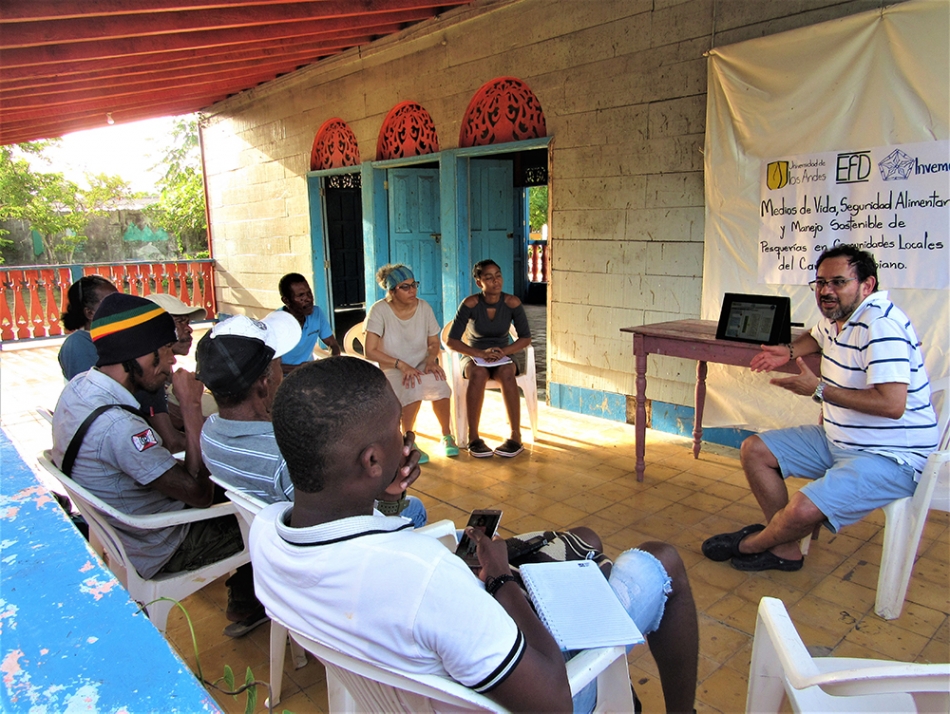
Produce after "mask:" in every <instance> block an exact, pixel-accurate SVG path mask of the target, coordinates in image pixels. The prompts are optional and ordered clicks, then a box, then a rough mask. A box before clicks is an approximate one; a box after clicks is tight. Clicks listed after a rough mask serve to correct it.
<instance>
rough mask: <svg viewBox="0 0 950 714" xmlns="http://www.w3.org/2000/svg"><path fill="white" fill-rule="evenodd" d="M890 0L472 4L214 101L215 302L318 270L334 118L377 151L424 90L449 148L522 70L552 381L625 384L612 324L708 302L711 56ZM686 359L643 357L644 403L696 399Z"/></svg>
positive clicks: (255, 302) (225, 304)
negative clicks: (504, 80) (319, 220)
mask: <svg viewBox="0 0 950 714" xmlns="http://www.w3.org/2000/svg"><path fill="white" fill-rule="evenodd" d="M882 4H883V3H882V2H879V1H877V0H875V1H869V0H862V1H853V0H852V1H849V2H848V1H846V2H841V1H835V0H809V1H808V2H795V3H791V2H773V1H766V0H718V1H716V0H686V1H685V2H676V1H674V0H519V1H516V2H504V1H502V2H482V3H478V2H476V3H474V4H473V5H472V6H470V7H467V8H460V9H456V10H453V11H451V12H449V13H446V14H445V15H443V16H442V17H440V18H437V19H435V20H433V21H430V22H427V23H423V24H422V25H419V26H415V27H412V28H409V29H408V30H406V31H404V32H403V33H402V34H400V35H398V36H394V37H391V38H386V39H384V40H382V41H380V42H378V43H375V44H373V45H370V46H368V47H364V48H361V49H359V50H352V51H350V52H348V53H346V54H344V55H341V56H340V57H337V58H333V59H331V60H329V61H326V62H323V63H321V64H320V65H317V66H313V67H310V68H306V69H304V70H301V71H299V72H296V73H294V74H293V75H289V76H287V77H283V78H281V79H278V80H276V81H274V82H271V83H269V84H267V85H263V86H261V87H258V88H256V89H254V90H251V91H249V92H246V93H245V94H242V95H240V96H238V97H234V98H232V99H230V100H228V101H226V102H222V103H220V104H219V105H216V106H215V107H214V108H213V111H212V112H210V113H209V118H208V121H207V122H206V125H205V127H204V130H203V140H204V145H205V153H206V162H207V179H208V187H209V196H210V210H211V223H212V236H213V251H214V256H215V257H216V258H217V259H218V261H219V266H220V272H219V275H220V278H219V285H220V290H219V296H218V297H219V304H221V310H222V311H224V312H236V311H237V312H241V311H247V312H250V313H252V314H262V313H263V312H264V311H266V310H267V309H271V308H273V307H276V306H278V305H279V298H278V295H277V289H276V286H277V280H278V279H279V277H280V276H281V275H282V274H283V273H285V272H288V271H291V270H296V271H299V272H302V273H304V274H309V273H310V272H311V270H312V263H311V252H310V235H309V230H310V229H309V220H310V219H309V210H310V208H309V205H308V197H307V184H306V178H305V177H306V173H307V170H308V168H309V156H310V148H311V145H312V142H313V138H314V135H315V133H316V131H317V129H318V128H319V127H320V125H321V124H322V123H323V122H324V121H326V120H327V119H329V118H331V117H337V116H338V117H341V118H343V119H344V120H345V121H346V122H347V123H348V124H349V125H350V127H351V128H352V129H353V131H354V133H355V134H356V137H357V140H358V142H359V146H360V152H361V155H362V159H363V161H367V160H372V159H374V158H375V156H374V154H375V149H376V139H377V135H378V132H379V129H380V126H381V124H382V121H383V118H384V117H385V115H386V113H387V112H388V111H389V110H390V109H391V108H392V107H393V106H394V105H395V104H397V103H398V102H401V101H405V100H413V101H417V102H419V103H420V104H422V105H423V106H424V107H425V108H426V109H427V110H428V111H429V113H430V115H431V116H432V118H433V120H434V122H435V125H436V127H437V130H438V132H439V139H440V143H441V146H442V148H443V149H448V148H454V147H455V146H456V145H457V142H458V133H459V126H460V122H461V119H462V116H463V114H464V112H465V109H466V107H467V106H468V102H469V100H470V99H471V97H472V95H473V94H474V92H475V91H476V90H477V89H478V88H479V87H480V86H481V85H482V84H483V83H484V82H486V81H488V80H489V79H492V78H493V77H496V76H500V75H514V76H517V77H519V78H521V79H522V80H524V81H525V82H527V84H528V85H529V86H530V87H531V88H532V90H533V91H534V93H535V94H536V95H537V97H538V99H539V100H540V102H541V105H542V107H543V108H544V112H545V116H546V119H547V128H548V135H549V136H552V137H553V144H552V149H551V165H552V171H551V176H550V184H549V185H550V190H551V194H550V204H551V213H552V216H551V246H552V250H553V262H552V275H551V285H550V290H549V325H550V326H549V331H548V340H549V345H548V354H549V359H550V369H549V379H550V380H551V381H553V382H558V383H562V384H568V385H572V386H578V387H584V388H587V389H594V390H604V391H608V392H616V393H620V394H633V393H634V391H635V387H634V380H633V366H634V365H633V357H632V349H631V341H630V339H629V338H627V337H621V335H620V333H619V332H618V330H619V329H620V328H621V327H625V326H629V325H637V324H642V323H647V322H657V321H661V320H672V319H678V318H685V317H698V315H699V309H700V292H701V284H702V264H703V214H704V201H703V174H702V169H703V157H702V153H701V150H702V147H703V141H704V131H705V111H706V59H705V58H704V57H703V53H704V52H706V51H707V50H709V49H710V48H712V47H715V46H721V45H725V44H731V43H734V42H738V41H741V40H745V39H750V38H752V37H758V36H762V35H768V34H773V33H776V32H781V31H784V30H790V29H795V28H799V27H803V26H807V25H811V24H815V23H818V22H824V21H827V20H831V19H835V18H837V17H842V16H845V15H850V14H853V13H856V12H862V11H865V10H871V9H876V8H879V7H881V5H882ZM889 4H892V3H889ZM694 369H695V367H694V366H693V365H692V364H689V363H686V362H682V361H678V360H671V359H663V360H656V361H652V362H651V364H650V367H649V373H650V397H651V398H652V399H658V400H662V401H667V402H672V403H675V404H691V402H692V380H693V378H694Z"/></svg>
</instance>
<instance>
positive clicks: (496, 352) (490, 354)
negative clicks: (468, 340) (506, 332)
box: [482, 347, 505, 362]
mask: <svg viewBox="0 0 950 714" xmlns="http://www.w3.org/2000/svg"><path fill="white" fill-rule="evenodd" d="M504 356H505V353H504V352H503V351H502V349H501V347H492V348H491V349H487V350H484V351H483V352H482V359H484V360H485V361H486V362H497V361H498V360H500V359H501V358H502V357H504Z"/></svg>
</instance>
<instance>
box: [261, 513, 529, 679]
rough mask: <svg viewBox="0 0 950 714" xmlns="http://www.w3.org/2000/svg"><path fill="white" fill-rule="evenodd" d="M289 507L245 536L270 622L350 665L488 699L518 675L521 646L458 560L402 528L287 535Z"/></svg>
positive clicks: (391, 520) (319, 529)
mask: <svg viewBox="0 0 950 714" xmlns="http://www.w3.org/2000/svg"><path fill="white" fill-rule="evenodd" d="M292 508H293V504H288V503H275V504H272V505H270V506H268V507H267V508H265V509H263V510H262V511H261V512H260V513H259V514H258V515H257V516H256V517H255V519H254V523H253V525H252V527H251V537H250V540H251V562H252V563H253V565H254V587H255V590H256V593H257V597H258V598H259V599H260V601H261V602H262V603H264V606H265V607H266V608H267V611H268V613H270V614H271V615H273V616H274V617H276V618H277V619H278V620H280V621H281V622H283V623H284V624H286V625H288V626H289V627H291V628H292V629H294V630H297V631H299V632H302V633H303V634H306V635H307V636H309V637H312V638H313V639H315V640H317V641H319V642H321V643H323V644H325V645H327V646H329V647H333V648H335V649H338V650H340V651H341V652H344V653H346V654H349V655H351V656H355V657H359V658H361V659H365V660H368V661H370V662H374V663H376V664H379V665H383V666H388V667H393V668H395V669H399V670H402V671H404V672H410V673H414V674H435V675H441V676H448V677H451V678H452V679H454V680H456V681H458V682H460V683H462V684H464V685H466V686H468V687H471V688H472V689H474V690H475V691H477V692H482V693H484V692H488V691H490V690H491V689H493V688H494V687H496V686H497V685H498V684H500V683H501V682H502V681H504V679H505V678H506V677H507V676H508V675H509V674H510V673H511V672H512V671H513V670H514V668H515V667H516V666H517V665H518V662H519V661H520V660H521V657H522V655H523V654H524V648H525V641H524V636H523V635H522V634H521V631H520V630H519V629H518V626H517V625H516V624H515V622H514V620H512V619H511V617H510V616H509V615H508V613H507V612H505V610H504V608H502V607H501V605H499V604H498V603H497V602H496V601H495V599H494V598H492V597H491V596H490V595H488V594H487V593H486V592H485V590H484V586H483V585H482V583H481V581H479V580H478V578H476V577H475V576H474V575H473V574H472V571H471V570H469V568H468V567H467V566H466V565H465V564H464V563H463V562H462V560H461V559H460V558H458V557H456V556H455V554H454V553H452V552H451V551H449V550H448V549H447V548H446V547H445V546H444V545H442V544H441V543H440V542H439V541H438V540H436V539H435V538H432V537H430V536H427V535H424V534H421V533H417V532H414V531H412V530H410V529H411V527H412V526H411V523H410V521H409V520H408V519H405V518H399V517H386V516H383V515H382V514H380V513H378V512H374V515H372V516H355V517H352V518H344V519H341V520H338V521H333V522H331V523H326V524H323V525H319V526H313V527H310V528H291V527H290V526H289V525H287V522H288V520H289V516H290V512H291V510H292Z"/></svg>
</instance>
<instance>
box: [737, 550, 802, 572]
mask: <svg viewBox="0 0 950 714" xmlns="http://www.w3.org/2000/svg"><path fill="white" fill-rule="evenodd" d="M804 564H805V558H804V557H802V558H801V559H800V560H788V559H786V558H779V557H778V556H777V555H775V553H773V552H772V551H770V550H766V551H764V552H762V553H750V554H749V555H745V554H742V555H738V556H736V557H734V558H733V559H732V567H733V568H735V569H736V570H746V571H759V570H784V571H786V572H789V573H791V572H794V571H796V570H801V569H802V566H803V565H804Z"/></svg>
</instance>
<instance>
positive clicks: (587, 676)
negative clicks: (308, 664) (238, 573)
mask: <svg viewBox="0 0 950 714" xmlns="http://www.w3.org/2000/svg"><path fill="white" fill-rule="evenodd" d="M271 623H272V624H271V628H272V629H271V637H272V638H273V633H274V626H275V625H277V624H278V623H277V621H276V620H271ZM282 627H283V625H282ZM290 637H291V639H293V640H296V641H297V642H299V643H300V645H301V646H302V647H303V648H304V649H305V650H307V651H308V652H310V653H312V654H313V655H314V656H315V657H316V658H317V659H319V660H320V661H321V662H323V664H324V666H325V667H326V669H327V694H328V698H329V704H330V712H333V713H335V712H428V711H433V710H434V709H436V708H437V709H438V710H440V711H483V712H505V711H507V710H506V709H504V708H502V707H501V706H499V705H498V703H497V702H494V701H492V700H491V699H489V698H488V697H486V696H484V695H482V694H477V693H476V692H474V691H472V690H471V689H469V688H468V687H465V686H463V685H461V684H459V683H458V682H455V681H453V680H451V679H449V678H447V677H440V676H438V675H432V674H421V675H420V674H407V673H405V672H400V671H398V670H395V669H391V668H388V667H380V666H378V665H375V664H370V663H369V662H366V661H364V660H360V659H357V658H355V657H351V656H350V655H347V654H343V653H342V652H340V651H338V650H335V649H332V648H330V647H326V646H325V645H322V644H320V643H319V642H317V641H316V640H313V639H311V638H309V637H306V636H305V635H302V634H300V633H299V632H295V631H293V630H290ZM274 671H277V672H280V671H281V670H279V669H278V670H275V669H274V663H273V662H272V663H271V672H274ZM567 674H568V680H569V682H570V685H571V693H572V694H576V693H577V692H579V691H581V689H583V688H584V687H585V686H587V685H588V684H589V683H590V682H592V681H593V680H594V679H596V680H597V706H596V707H595V709H594V711H596V712H632V711H633V690H632V689H631V688H630V671H629V670H628V669H627V657H626V650H625V649H624V648H623V647H603V648H600V649H592V650H584V651H583V652H581V653H580V654H578V655H577V656H576V657H574V658H573V659H571V660H570V661H569V662H567ZM271 687H272V688H273V687H274V682H273V681H271ZM278 687H279V682H278ZM278 691H279V690H278V689H275V690H274V692H275V694H274V697H275V699H276V697H277V696H278ZM438 705H441V706H438Z"/></svg>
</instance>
